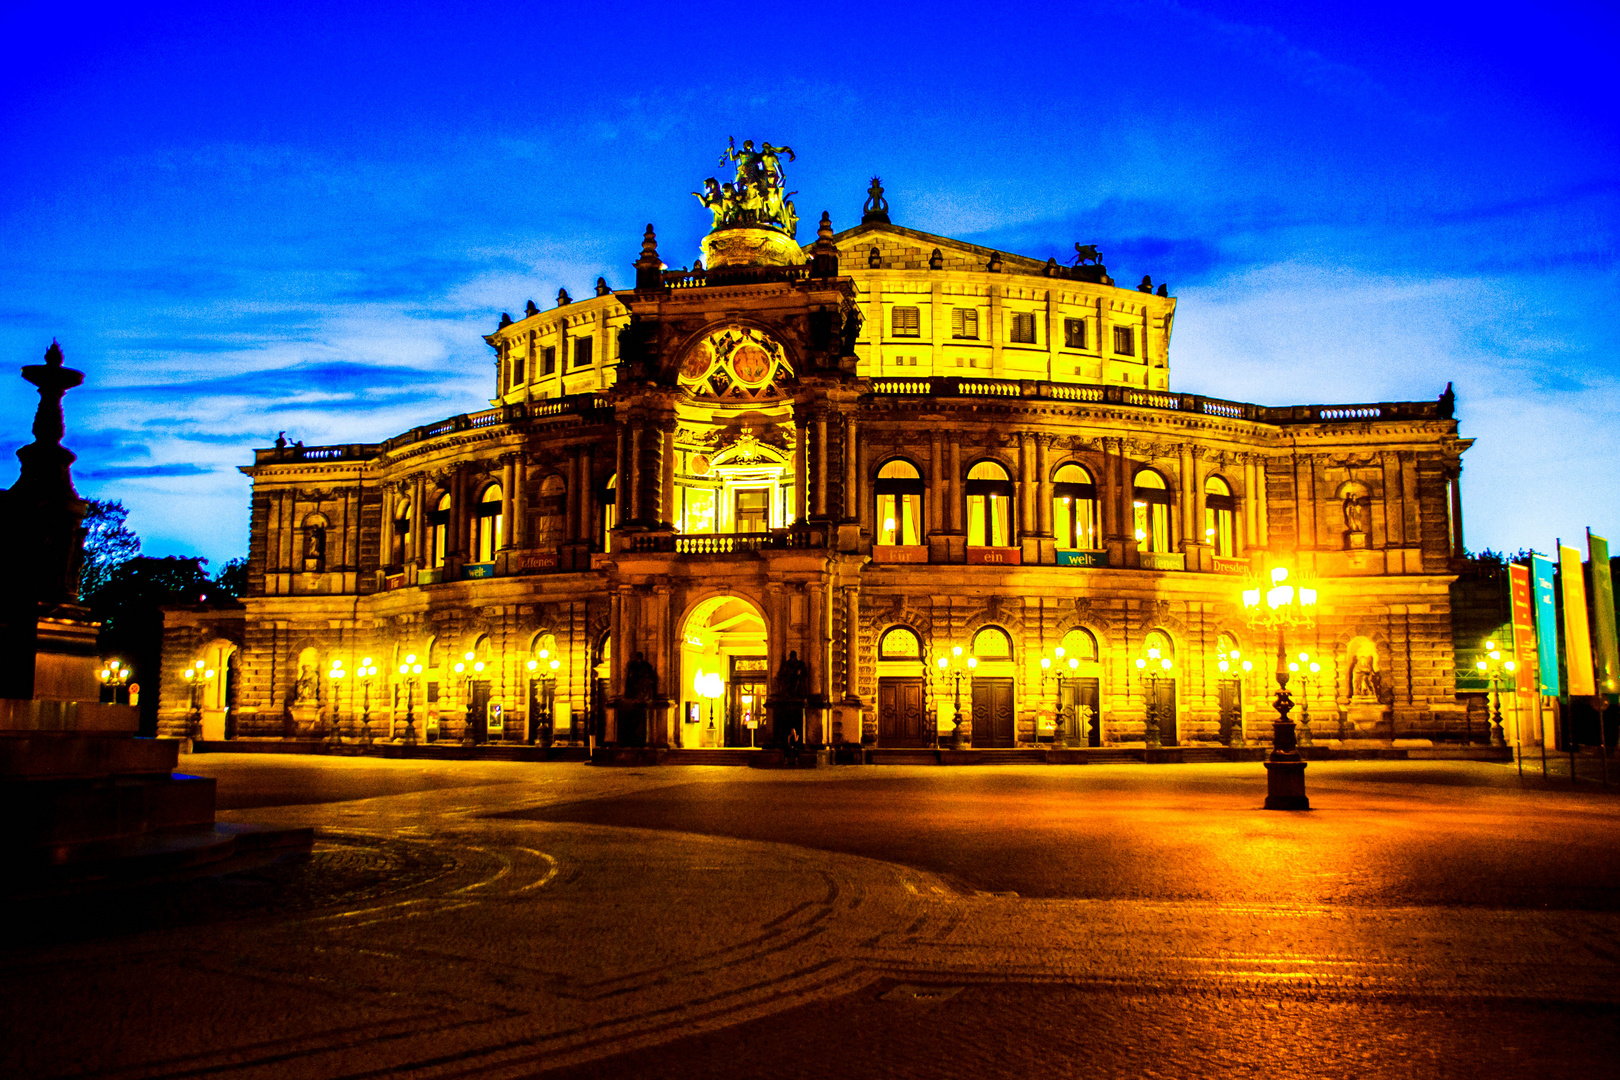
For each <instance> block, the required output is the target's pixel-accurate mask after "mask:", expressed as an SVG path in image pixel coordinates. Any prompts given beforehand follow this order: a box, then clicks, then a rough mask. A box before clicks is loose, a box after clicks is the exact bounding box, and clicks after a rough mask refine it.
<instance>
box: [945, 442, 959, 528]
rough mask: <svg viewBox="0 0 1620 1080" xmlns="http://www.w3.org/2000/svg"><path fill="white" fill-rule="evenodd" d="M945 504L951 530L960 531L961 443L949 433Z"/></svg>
mask: <svg viewBox="0 0 1620 1080" xmlns="http://www.w3.org/2000/svg"><path fill="white" fill-rule="evenodd" d="M945 482H946V492H945V505H946V506H948V507H949V508H950V515H951V532H961V531H962V511H963V507H962V443H961V441H960V440H959V439H958V437H957V435H956V433H955V432H954V431H953V432H952V433H951V463H950V468H949V469H948V470H947V471H946V473H945Z"/></svg>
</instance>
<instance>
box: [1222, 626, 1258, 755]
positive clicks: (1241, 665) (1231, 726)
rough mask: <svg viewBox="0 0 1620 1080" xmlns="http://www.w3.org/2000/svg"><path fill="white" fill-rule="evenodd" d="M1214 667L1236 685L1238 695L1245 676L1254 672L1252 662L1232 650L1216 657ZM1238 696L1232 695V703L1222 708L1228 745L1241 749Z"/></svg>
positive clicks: (1240, 705)
mask: <svg viewBox="0 0 1620 1080" xmlns="http://www.w3.org/2000/svg"><path fill="white" fill-rule="evenodd" d="M1215 666H1216V668H1218V669H1219V670H1220V673H1221V674H1222V675H1223V676H1227V677H1228V678H1229V679H1230V680H1231V681H1233V682H1236V683H1237V685H1238V688H1239V694H1241V691H1242V687H1243V684H1244V683H1245V682H1246V681H1247V679H1246V678H1245V676H1247V675H1248V674H1249V672H1251V671H1253V670H1254V661H1252V660H1245V659H1243V652H1242V650H1239V649H1233V650H1232V651H1231V652H1223V653H1220V654H1219V655H1217V656H1216V658H1215ZM1238 672H1242V675H1239V674H1237V673H1238ZM1239 694H1234V695H1233V699H1234V700H1233V701H1232V703H1231V704H1229V705H1227V706H1224V708H1225V710H1226V717H1225V720H1226V730H1227V732H1228V733H1229V734H1228V736H1227V738H1228V740H1229V743H1230V745H1232V746H1235V747H1238V748H1239V749H1241V748H1242V747H1243V746H1244V741H1243V700H1242V698H1241V696H1239Z"/></svg>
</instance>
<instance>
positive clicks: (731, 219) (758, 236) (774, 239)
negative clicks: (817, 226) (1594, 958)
mask: <svg viewBox="0 0 1620 1080" xmlns="http://www.w3.org/2000/svg"><path fill="white" fill-rule="evenodd" d="M783 158H786V159H787V160H788V161H790V162H791V161H795V160H797V155H795V154H794V152H793V148H792V147H789V146H773V145H772V144H771V143H768V142H762V143H760V144H759V148H758V149H755V147H754V140H753V139H744V140H743V144H742V149H740V150H739V149H738V148H737V140H736V138H735V137H733V138H732V139H731V140H730V141H729V143H728V145H727V146H726V149H725V152H724V153H723V154H722V155H721V157H720V164H721V165H731V164H735V165H736V167H737V175H736V177H735V178H734V179H732V180H727V181H723V182H722V181H721V180H720V179H719V178H718V177H714V176H711V177H709V178H708V179H707V180H705V181H704V182H703V190H702V191H701V192H698V191H694V192H692V195H693V196H694V197H695V198H696V199H697V200H698V202H700V203H702V204H703V208H704V209H705V210H707V211H709V213H710V214H711V215H712V216H713V219H714V227H713V229H712V230H711V231H710V233H709V235H708V236H707V237H706V238H705V239H704V241H703V261H704V263H705V264H706V265H707V266H709V267H710V268H711V269H714V268H716V267H723V266H743V265H751V266H759V265H778V266H785V265H799V264H801V263H802V262H803V261H804V253H803V251H802V250H801V249H800V248H799V245H798V244H797V243H795V241H794V236H795V235H796V234H797V233H798V228H799V214H798V211H797V210H796V209H795V208H794V205H793V196H795V195H797V194H798V192H796V191H788V190H786V188H787V176H786V173H785V172H784V171H783V168H782V159H783Z"/></svg>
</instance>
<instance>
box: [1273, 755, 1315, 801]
mask: <svg viewBox="0 0 1620 1080" xmlns="http://www.w3.org/2000/svg"><path fill="white" fill-rule="evenodd" d="M1265 766H1266V809H1267V810H1309V809H1310V808H1311V800H1310V799H1308V798H1306V796H1305V762H1303V761H1300V760H1299V759H1298V758H1294V759H1292V760H1289V759H1287V758H1283V759H1281V760H1277V759H1273V760H1271V761H1268V762H1266V763H1265Z"/></svg>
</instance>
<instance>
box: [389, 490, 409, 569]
mask: <svg viewBox="0 0 1620 1080" xmlns="http://www.w3.org/2000/svg"><path fill="white" fill-rule="evenodd" d="M410 555H411V501H410V500H409V499H401V500H400V501H399V505H398V506H397V507H395V509H394V531H393V537H392V539H391V541H390V542H389V546H388V565H390V566H402V565H404V563H405V560H406V559H408V558H410Z"/></svg>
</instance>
